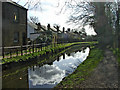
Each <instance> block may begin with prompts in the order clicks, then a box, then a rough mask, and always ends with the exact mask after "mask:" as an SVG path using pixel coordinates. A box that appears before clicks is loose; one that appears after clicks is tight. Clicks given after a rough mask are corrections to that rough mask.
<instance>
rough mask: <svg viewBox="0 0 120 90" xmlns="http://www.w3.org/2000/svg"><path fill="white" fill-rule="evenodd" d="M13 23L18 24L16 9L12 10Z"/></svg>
mask: <svg viewBox="0 0 120 90" xmlns="http://www.w3.org/2000/svg"><path fill="white" fill-rule="evenodd" d="M13 21H14V22H18V21H19V13H18V9H14V10H13Z"/></svg>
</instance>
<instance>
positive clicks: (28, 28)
mask: <svg viewBox="0 0 120 90" xmlns="http://www.w3.org/2000/svg"><path fill="white" fill-rule="evenodd" d="M34 32H35V31H34V28H33V27H31V26H30V25H29V24H28V25H27V38H30V33H34Z"/></svg>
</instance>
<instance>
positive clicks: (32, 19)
mask: <svg viewBox="0 0 120 90" xmlns="http://www.w3.org/2000/svg"><path fill="white" fill-rule="evenodd" d="M30 20H31V21H32V22H33V23H39V19H38V17H36V16H31V17H30Z"/></svg>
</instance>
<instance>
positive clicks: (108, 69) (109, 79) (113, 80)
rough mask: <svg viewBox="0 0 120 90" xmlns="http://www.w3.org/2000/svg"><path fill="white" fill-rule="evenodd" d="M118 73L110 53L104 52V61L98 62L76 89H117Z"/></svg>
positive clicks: (115, 62)
mask: <svg viewBox="0 0 120 90" xmlns="http://www.w3.org/2000/svg"><path fill="white" fill-rule="evenodd" d="M118 71H119V70H118V63H117V61H116V59H115V57H114V56H113V53H112V51H110V50H106V51H105V57H104V59H103V60H102V61H101V62H100V64H99V65H98V67H97V68H96V69H95V70H94V72H93V73H92V75H91V76H90V77H89V78H88V79H86V80H85V81H84V82H82V83H81V84H80V85H78V86H77V87H79V88H118V82H119V81H118V79H119V78H118V75H119V74H118ZM119 80H120V79H119Z"/></svg>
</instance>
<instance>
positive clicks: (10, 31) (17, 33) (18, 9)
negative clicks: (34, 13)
mask: <svg viewBox="0 0 120 90" xmlns="http://www.w3.org/2000/svg"><path fill="white" fill-rule="evenodd" d="M0 9H1V10H0V11H2V12H1V13H0V14H1V15H0V21H2V24H0V25H1V26H2V27H1V29H0V33H1V35H0V37H1V40H0V43H1V45H0V46H5V47H9V46H20V45H25V44H27V9H26V8H24V7H22V6H20V5H18V4H17V3H15V2H13V1H9V2H1V1H0Z"/></svg>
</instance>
